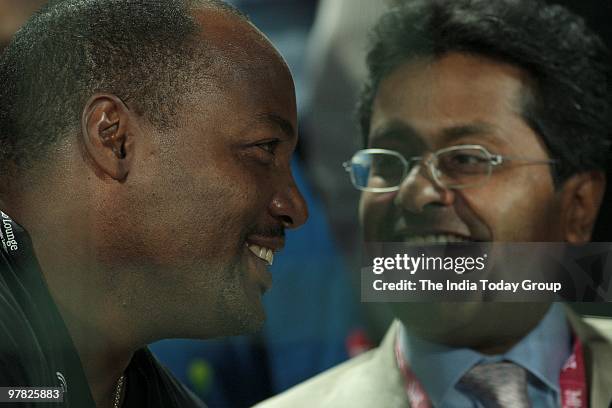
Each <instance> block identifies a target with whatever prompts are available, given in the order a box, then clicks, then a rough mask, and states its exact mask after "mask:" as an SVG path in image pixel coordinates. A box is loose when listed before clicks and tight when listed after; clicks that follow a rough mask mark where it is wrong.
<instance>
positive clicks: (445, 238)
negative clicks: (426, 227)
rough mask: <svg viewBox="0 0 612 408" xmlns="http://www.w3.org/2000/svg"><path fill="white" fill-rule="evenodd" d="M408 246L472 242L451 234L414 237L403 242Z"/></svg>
mask: <svg viewBox="0 0 612 408" xmlns="http://www.w3.org/2000/svg"><path fill="white" fill-rule="evenodd" d="M404 242H407V243H409V244H417V245H423V244H447V243H453V242H472V240H470V239H466V238H464V237H460V236H457V235H452V234H430V235H421V236H415V237H409V238H406V239H405V240H404Z"/></svg>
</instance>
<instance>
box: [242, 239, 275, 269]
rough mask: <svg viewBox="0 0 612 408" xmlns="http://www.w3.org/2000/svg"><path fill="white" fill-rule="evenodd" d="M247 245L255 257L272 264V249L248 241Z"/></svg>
mask: <svg viewBox="0 0 612 408" xmlns="http://www.w3.org/2000/svg"><path fill="white" fill-rule="evenodd" d="M247 247H248V248H249V251H251V252H252V253H253V254H254V255H255V256H256V257H258V258H259V259H261V260H264V261H266V263H267V264H268V265H272V262H273V261H274V251H273V250H272V249H270V248H266V247H262V246H259V245H255V244H248V243H247Z"/></svg>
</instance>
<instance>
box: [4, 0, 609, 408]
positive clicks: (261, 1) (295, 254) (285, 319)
mask: <svg viewBox="0 0 612 408" xmlns="http://www.w3.org/2000/svg"><path fill="white" fill-rule="evenodd" d="M394 1H397V0H394ZM405 1H409V0H405ZM228 2H230V3H232V4H233V5H235V6H236V7H238V8H239V9H241V10H242V11H243V12H245V13H246V14H247V15H248V16H249V17H250V18H251V20H252V21H253V23H254V24H255V25H256V26H257V27H259V28H260V29H261V30H262V31H263V32H264V33H265V34H266V35H267V36H268V37H269V38H270V40H271V41H272V42H273V43H274V44H275V46H276V47H277V48H278V49H279V51H280V52H281V54H282V55H283V56H284V57H285V59H286V60H287V63H288V65H289V67H290V68H291V71H292V73H293V76H294V79H295V84H296V91H297V98H298V106H299V116H300V143H299V146H298V150H297V152H296V155H295V157H294V161H293V168H294V173H295V176H296V179H297V183H298V185H299V187H300V189H301V191H302V192H303V193H304V196H305V198H306V200H307V201H308V205H309V208H310V219H309V222H308V223H307V224H306V225H305V226H304V227H302V228H300V229H299V230H297V231H290V232H289V233H288V234H287V246H286V249H285V250H284V252H282V253H281V254H279V255H278V256H276V257H275V262H274V266H273V267H272V272H273V275H274V288H273V289H272V290H271V291H270V292H269V293H268V294H267V295H266V296H265V299H264V301H265V306H266V309H267V315H268V321H267V323H266V325H265V328H264V329H263V331H262V332H261V333H259V334H258V335H255V336H243V337H234V338H229V339H222V340H209V341H193V340H165V341H162V342H158V343H156V344H153V345H152V346H151V349H152V350H153V352H154V353H155V354H156V355H157V357H158V358H159V359H160V360H161V361H162V362H163V363H164V364H165V365H166V366H168V367H169V368H170V369H171V370H172V371H173V372H174V373H175V375H176V376H177V377H178V378H179V379H180V380H182V381H183V382H184V383H185V384H187V385H188V386H189V387H190V388H191V389H192V390H193V391H194V392H195V393H197V394H198V395H199V396H200V397H202V399H203V400H204V401H205V402H206V403H207V404H208V405H209V406H211V407H246V406H251V405H252V404H254V403H256V402H258V401H260V400H262V399H265V398H267V397H270V396H272V395H274V394H277V393H279V392H281V391H283V390H285V389H287V388H289V387H291V386H292V385H295V384H297V383H299V382H301V381H303V380H305V379H306V378H309V377H311V376H313V375H315V374H317V373H319V372H321V371H323V370H325V369H327V368H329V367H331V366H334V365H336V364H338V363H340V362H342V361H344V360H346V359H347V358H349V357H351V356H354V355H357V354H359V353H361V352H363V351H365V350H368V349H369V348H371V347H373V346H374V345H376V344H377V343H378V341H379V340H380V339H381V337H382V335H383V334H384V332H385V330H386V328H387V326H388V324H389V323H390V321H391V317H390V314H389V312H388V311H387V310H386V308H385V307H384V306H382V305H377V304H367V305H365V304H361V303H360V302H359V293H358V288H359V286H358V284H357V283H358V281H357V277H358V273H357V271H358V270H359V267H358V265H359V262H360V247H359V243H360V232H359V228H358V224H357V200H358V194H357V191H356V190H354V189H353V188H352V186H351V184H350V182H349V180H348V177H347V175H346V173H345V172H344V171H343V169H342V163H343V162H344V161H346V160H347V159H349V158H350V156H351V155H352V154H353V153H354V152H355V151H356V150H358V149H359V148H361V146H360V142H359V140H360V139H359V133H358V128H357V125H356V120H355V119H354V111H355V103H356V99H357V95H358V92H359V89H360V85H361V83H362V82H363V80H364V78H365V75H366V72H365V63H364V58H365V52H366V49H367V39H368V36H367V33H368V30H369V28H370V27H371V26H372V25H373V23H374V22H375V21H376V19H377V18H378V17H379V16H380V14H381V13H382V12H383V11H384V9H385V7H386V5H387V3H388V2H389V1H388V0H320V1H316V0H231V1H228ZM556 2H558V3H562V4H565V5H566V6H568V7H569V8H571V9H573V10H574V11H576V12H577V13H579V14H582V15H583V16H584V17H585V18H586V19H587V20H588V21H589V22H590V24H591V26H592V27H593V28H594V29H596V30H598V31H599V32H600V34H601V35H602V37H604V38H605V39H606V41H607V42H608V44H611V45H612V26H611V25H610V24H609V20H610V17H611V16H612V3H611V2H610V1H609V0H583V1H580V2H577V1H575V0H557V1H556ZM44 3H45V2H44V1H40V0H0V48H3V47H4V46H5V45H6V44H7V43H8V42H9V41H10V37H11V36H12V34H13V33H14V32H15V30H16V29H17V28H18V27H19V26H20V25H21V24H22V23H23V22H24V21H25V20H26V19H27V17H28V16H29V15H30V14H31V13H33V12H34V11H35V10H36V9H37V8H38V7H40V6H41V5H42V4H44ZM609 180H612V175H610V176H609ZM611 206H612V189H610V188H609V189H608V192H607V195H606V198H605V202H604V206H603V211H602V213H601V216H600V220H599V222H598V226H597V230H596V231H595V240H596V241H612V239H611V236H610V225H612V218H611V217H612V215H611V214H610V211H608V209H609V208H610V207H611ZM576 308H578V309H579V310H580V311H582V312H587V313H591V314H600V315H609V316H610V315H612V308H611V307H610V306H609V305H606V304H583V305H577V306H576Z"/></svg>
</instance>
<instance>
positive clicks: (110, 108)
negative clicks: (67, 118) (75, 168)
mask: <svg viewBox="0 0 612 408" xmlns="http://www.w3.org/2000/svg"><path fill="white" fill-rule="evenodd" d="M135 131H136V124H135V120H134V118H133V115H132V114H131V113H130V111H129V109H128V108H127V106H125V104H124V103H123V102H122V101H121V99H119V98H118V97H116V96H115V95H107V94H96V95H94V96H93V97H91V98H90V99H89V101H88V102H87V104H86V105H85V109H83V115H82V118H81V138H82V142H83V146H84V148H85V151H86V152H87V154H88V155H89V157H90V158H91V159H92V161H93V165H94V166H96V168H97V170H98V171H101V172H102V173H103V174H106V175H108V176H109V177H111V178H113V179H114V180H118V181H123V180H125V179H126V177H127V175H128V173H129V172H130V168H131V166H132V161H133V158H134V144H135V140H134V139H135Z"/></svg>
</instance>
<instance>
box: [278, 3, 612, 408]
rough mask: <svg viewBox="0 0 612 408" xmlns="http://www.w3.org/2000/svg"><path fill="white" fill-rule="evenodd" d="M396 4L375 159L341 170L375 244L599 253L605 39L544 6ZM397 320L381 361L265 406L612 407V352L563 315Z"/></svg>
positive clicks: (372, 357)
mask: <svg viewBox="0 0 612 408" xmlns="http://www.w3.org/2000/svg"><path fill="white" fill-rule="evenodd" d="M399 3H400V4H399V5H398V6H397V7H396V8H394V9H392V10H391V11H390V12H389V13H388V14H386V15H385V16H383V17H382V19H381V21H380V22H379V24H378V26H377V28H376V30H375V33H374V34H375V35H374V43H373V48H372V50H371V51H370V53H369V56H368V68H369V74H370V76H369V81H368V83H367V84H366V88H365V92H364V94H363V97H362V101H361V102H362V103H361V108H360V119H361V125H362V130H363V135H364V150H361V151H358V152H357V153H356V154H355V155H354V156H353V157H352V158H351V159H350V160H349V161H348V162H346V163H345V164H344V167H345V169H346V170H347V171H348V172H349V173H350V177H351V180H352V183H353V185H354V186H355V187H356V188H358V189H359V190H361V191H362V192H363V193H362V197H361V202H360V219H361V223H362V226H363V232H364V237H365V240H366V241H367V242H373V243H384V242H407V243H418V244H421V245H423V244H429V243H431V244H433V243H437V244H439V243H441V242H442V243H454V242H464V241H485V242H506V243H508V242H511V243H517V242H523V243H524V242H552V243H569V244H585V243H588V242H589V241H590V240H591V232H592V229H593V225H594V223H595V220H596V217H597V214H598V211H599V206H600V203H601V200H602V196H603V192H604V190H605V185H606V181H605V175H604V174H605V173H604V170H605V163H606V159H607V155H608V152H609V146H610V129H612V119H611V117H612V115H611V113H612V107H611V103H610V99H609V93H608V89H609V86H610V78H611V76H610V65H609V52H608V50H607V49H606V48H605V46H604V45H603V43H602V42H601V40H600V39H599V38H597V37H596V36H595V35H594V34H593V33H591V32H590V31H589V29H588V28H587V27H585V25H584V22H583V21H582V20H580V19H579V18H577V17H576V16H574V15H572V14H571V13H569V12H568V11H567V10H565V9H564V8H561V7H558V6H550V5H547V4H545V3H544V2H541V1H535V0H428V1H417V0H414V1H402V2H399ZM464 245H465V244H464ZM527 272H529V271H527ZM391 306H392V309H393V311H394V314H395V316H396V317H397V318H398V320H397V322H396V323H395V324H393V326H392V327H391V328H390V330H389V333H388V335H387V337H386V338H385V340H383V343H382V344H381V346H380V347H379V348H378V349H377V350H374V351H372V352H370V353H367V354H365V355H363V356H361V357H358V358H356V359H354V360H351V361H349V362H348V363H346V364H343V365H341V366H339V367H337V368H335V369H332V370H331V371H330V372H328V373H325V374H323V375H322V376H319V377H317V378H315V379H313V380H311V381H309V382H307V383H305V384H303V385H301V386H299V387H297V388H295V389H294V390H292V391H289V393H288V394H286V395H285V396H282V397H279V398H277V399H276V400H273V402H271V403H270V404H269V405H268V406H270V407H275V406H279V407H280V406H292V407H294V406H301V405H304V406H330V407H338V406H351V407H373V406H380V407H407V406H411V407H419V408H421V407H431V406H433V407H530V406H533V407H559V406H563V407H570V406H571V407H586V406H592V407H607V406H608V405H609V404H610V402H611V401H612V375H611V374H610V373H611V372H612V365H611V364H612V347H611V346H610V343H609V340H606V339H605V336H604V334H602V333H600V332H598V331H596V330H594V329H593V328H592V327H591V326H590V325H589V324H588V323H587V322H586V321H585V319H583V318H580V317H578V316H576V315H575V314H573V313H572V312H570V311H568V310H566V309H565V308H564V307H563V306H562V305H561V304H558V303H556V304H552V305H551V304H550V303H544V302H541V303H520V302H511V303H493V302H457V303H450V302H438V303H433V302H432V303H416V302H403V303H402V302H399V303H392V304H391ZM604 323H605V325H607V326H608V327H610V323H609V322H604ZM610 331H612V330H610ZM568 377H571V378H568Z"/></svg>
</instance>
